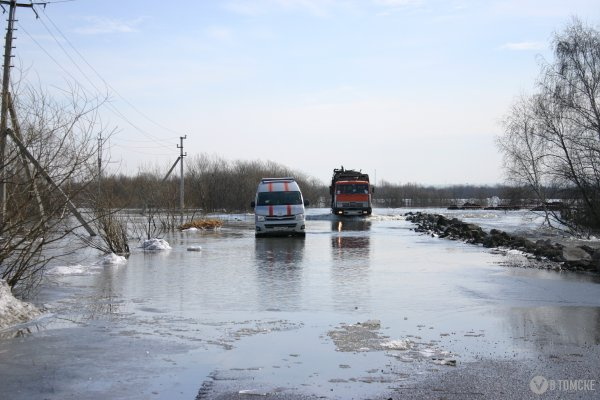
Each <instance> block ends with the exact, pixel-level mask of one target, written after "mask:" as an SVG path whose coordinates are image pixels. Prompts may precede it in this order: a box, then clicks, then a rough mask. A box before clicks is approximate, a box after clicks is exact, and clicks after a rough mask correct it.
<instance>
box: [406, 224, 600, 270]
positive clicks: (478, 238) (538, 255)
mask: <svg viewBox="0 0 600 400" xmlns="http://www.w3.org/2000/svg"><path fill="white" fill-rule="evenodd" d="M406 220H407V221H410V222H412V223H414V224H416V225H417V227H416V228H415V231H416V232H423V233H427V234H431V235H435V236H438V237H440V238H448V239H452V240H463V241H465V242H467V243H471V244H475V245H483V247H488V248H503V249H513V250H520V251H522V252H524V253H527V254H529V255H531V256H532V257H534V258H535V259H536V260H538V261H546V260H547V261H551V262H552V263H553V265H548V267H549V268H555V267H556V266H559V267H560V268H561V269H566V270H572V271H590V272H598V273H600V249H594V248H592V247H590V246H586V245H581V246H564V245H562V244H560V243H552V242H551V241H550V240H538V241H536V242H533V241H531V240H529V239H527V238H524V237H521V236H515V235H510V234H508V233H506V232H503V231H500V230H497V229H492V230H491V231H490V232H489V233H488V232H486V231H484V230H483V229H481V227H479V226H478V225H475V224H469V223H466V222H463V221H461V220H459V219H457V218H452V219H450V218H446V217H444V216H443V215H439V214H427V213H421V212H417V213H408V214H406Z"/></svg>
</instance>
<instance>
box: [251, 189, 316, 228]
mask: <svg viewBox="0 0 600 400" xmlns="http://www.w3.org/2000/svg"><path fill="white" fill-rule="evenodd" d="M305 205H306V206H308V201H305V200H304V198H303V197H302V192H301V191H300V187H299V186H298V183H297V182H296V181H295V180H294V178H263V179H262V180H261V181H260V183H259V184H258V187H257V189H256V198H255V200H254V201H253V202H252V203H251V204H250V206H251V207H252V208H254V222H255V235H256V237H263V236H290V235H292V236H302V237H303V236H305V229H306V226H305V218H304V214H305V209H304V206H305Z"/></svg>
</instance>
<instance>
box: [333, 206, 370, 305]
mask: <svg viewBox="0 0 600 400" xmlns="http://www.w3.org/2000/svg"><path fill="white" fill-rule="evenodd" d="M370 230H371V221H369V220H367V219H364V218H357V219H354V218H348V219H346V218H344V219H336V220H334V221H332V222H331V231H332V232H331V255H332V261H333V262H332V265H331V280H332V286H333V293H332V296H333V302H334V305H335V308H336V309H338V310H348V309H350V310H351V309H361V310H362V311H364V309H365V308H369V303H370V299H371V293H370V288H369V274H370V271H369V266H370V255H371V254H370V250H371V249H370V247H371V239H370V237H371V232H370Z"/></svg>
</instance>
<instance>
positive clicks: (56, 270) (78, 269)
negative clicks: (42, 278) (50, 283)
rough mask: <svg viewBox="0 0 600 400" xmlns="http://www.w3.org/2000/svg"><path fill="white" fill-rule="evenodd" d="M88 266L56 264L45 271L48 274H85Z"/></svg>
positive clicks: (87, 271) (88, 268) (88, 269)
mask: <svg viewBox="0 0 600 400" xmlns="http://www.w3.org/2000/svg"><path fill="white" fill-rule="evenodd" d="M89 273H90V267H89V266H86V265H80V264H76V265H58V266H56V267H52V268H50V269H49V270H47V271H46V274H48V275H87V274H89Z"/></svg>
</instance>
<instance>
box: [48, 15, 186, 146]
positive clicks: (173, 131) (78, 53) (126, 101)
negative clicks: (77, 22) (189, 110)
mask: <svg viewBox="0 0 600 400" xmlns="http://www.w3.org/2000/svg"><path fill="white" fill-rule="evenodd" d="M44 16H45V17H46V18H47V19H48V21H49V22H50V23H51V24H52V26H53V27H54V29H56V31H57V32H58V33H59V34H60V35H61V36H62V38H63V39H65V41H66V42H67V43H68V44H69V46H70V47H71V48H72V49H73V51H74V52H75V53H77V55H78V56H79V57H80V58H81V59H82V60H83V62H84V63H85V64H86V65H87V66H88V67H89V68H90V69H91V70H92V71H93V72H94V73H95V74H96V76H97V77H98V78H99V79H100V80H101V81H102V82H103V83H104V84H105V85H106V86H107V87H108V88H109V89H111V90H112V91H113V92H115V93H116V94H117V96H118V97H119V98H120V99H121V100H123V101H124V102H125V103H127V104H128V105H129V106H130V107H131V108H132V109H133V110H134V111H136V112H137V113H138V114H140V115H141V116H142V117H144V118H145V119H147V120H148V121H150V122H152V123H153V124H154V125H156V126H158V127H159V128H161V129H164V130H167V131H169V132H171V133H175V134H178V135H179V134H180V132H177V131H175V130H173V129H171V128H169V127H166V126H164V125H162V124H160V123H158V122H156V121H155V120H154V119H152V118H150V117H149V116H148V115H147V114H145V113H144V112H142V111H141V110H140V109H138V108H137V107H136V106H135V105H134V104H133V103H131V102H130V101H128V100H127V99H126V98H125V97H123V96H122V95H121V94H120V93H119V91H117V90H116V89H115V88H114V87H112V85H111V84H110V83H108V82H107V81H106V80H105V79H104V78H103V77H102V75H101V74H100V73H99V72H98V71H97V70H96V68H94V66H93V65H92V64H91V63H89V62H88V61H87V59H86V58H85V57H84V56H83V54H81V52H80V51H79V50H77V48H76V47H75V46H74V45H73V43H72V42H71V41H70V40H69V38H68V37H67V36H66V35H65V34H64V33H63V32H62V30H61V29H60V28H59V27H58V26H57V25H56V24H55V23H54V21H53V20H52V18H50V16H49V15H48V14H46V13H44ZM42 24H43V21H42ZM44 27H46V25H45V24H44ZM46 30H48V31H49V32H50V30H49V29H48V28H47V27H46ZM55 40H56V39H55Z"/></svg>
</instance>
